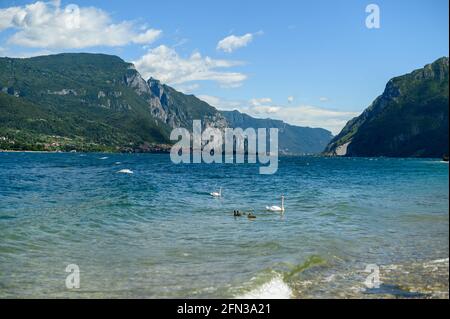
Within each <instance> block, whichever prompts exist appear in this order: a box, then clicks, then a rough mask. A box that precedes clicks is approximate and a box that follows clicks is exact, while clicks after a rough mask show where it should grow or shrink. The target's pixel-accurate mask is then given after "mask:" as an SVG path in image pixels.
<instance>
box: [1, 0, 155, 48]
mask: <svg viewBox="0 0 450 319" xmlns="http://www.w3.org/2000/svg"><path fill="white" fill-rule="evenodd" d="M6 29H13V30H14V33H13V34H12V36H11V37H10V38H9V39H8V41H7V42H8V44H12V45H19V46H24V47H31V48H43V49H81V48H87V47H94V46H113V47H114V46H123V45H127V44H131V43H135V44H148V43H151V42H153V41H155V40H156V39H157V38H158V37H159V36H160V35H161V31H160V30H155V29H148V28H144V29H142V28H138V27H136V25H135V24H134V23H133V22H130V21H122V22H119V23H113V22H112V19H111V17H110V16H109V14H108V13H106V12H105V11H103V10H101V9H98V8H95V7H78V6H76V5H68V6H66V7H64V8H63V7H61V4H60V1H53V2H43V1H37V2H35V3H32V4H28V5H25V6H20V7H19V6H17V7H9V8H4V9H0V31H3V30H6ZM139 29H141V30H139Z"/></svg>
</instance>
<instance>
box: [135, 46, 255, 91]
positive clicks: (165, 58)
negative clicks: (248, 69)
mask: <svg viewBox="0 0 450 319" xmlns="http://www.w3.org/2000/svg"><path fill="white" fill-rule="evenodd" d="M134 64H135V66H136V68H137V69H138V70H139V72H140V73H141V74H142V75H143V76H144V78H149V77H150V76H152V77H154V78H157V79H159V80H161V81H162V82H163V83H167V84H170V85H177V84H183V83H187V82H192V81H214V82H217V83H219V84H220V85H221V86H222V87H236V86H240V85H241V84H242V82H243V81H244V80H245V79H246V78H247V76H246V75H245V74H242V73H238V72H224V71H221V70H219V69H224V68H230V67H234V66H238V65H242V62H239V61H230V60H216V59H212V58H210V57H202V55H201V54H200V53H199V52H195V53H193V54H192V55H191V56H189V57H188V58H183V57H180V56H179V55H178V53H177V52H176V51H175V50H174V49H172V48H169V47H167V46H165V45H161V46H159V47H157V48H154V49H151V50H149V51H148V52H147V54H145V55H144V56H142V57H141V58H140V59H139V60H137V61H135V62H134Z"/></svg>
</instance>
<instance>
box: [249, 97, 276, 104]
mask: <svg viewBox="0 0 450 319" xmlns="http://www.w3.org/2000/svg"><path fill="white" fill-rule="evenodd" d="M268 103H272V99H271V98H270V97H263V98H259V99H251V100H250V104H251V105H253V106H260V105H262V104H268Z"/></svg>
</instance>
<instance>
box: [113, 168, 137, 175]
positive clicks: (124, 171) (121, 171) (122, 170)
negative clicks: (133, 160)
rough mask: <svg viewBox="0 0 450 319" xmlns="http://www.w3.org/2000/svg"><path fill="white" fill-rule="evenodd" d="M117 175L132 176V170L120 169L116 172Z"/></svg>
mask: <svg viewBox="0 0 450 319" xmlns="http://www.w3.org/2000/svg"><path fill="white" fill-rule="evenodd" d="M117 173H121V174H134V173H133V171H132V170H130V169H121V170H120V171H118V172H117Z"/></svg>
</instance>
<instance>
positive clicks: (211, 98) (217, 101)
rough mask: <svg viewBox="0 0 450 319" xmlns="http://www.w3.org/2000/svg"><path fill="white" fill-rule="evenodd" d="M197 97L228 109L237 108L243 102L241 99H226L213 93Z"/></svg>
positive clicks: (220, 107)
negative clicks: (212, 94)
mask: <svg viewBox="0 0 450 319" xmlns="http://www.w3.org/2000/svg"><path fill="white" fill-rule="evenodd" d="M197 97H198V98H199V99H200V100H203V101H205V102H206V103H208V104H209V105H212V106H214V107H216V108H218V109H220V110H227V111H232V110H237V109H239V107H240V106H241V105H242V104H243V103H242V102H240V101H231V100H226V99H222V98H219V97H217V96H211V95H198V96H197Z"/></svg>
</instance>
